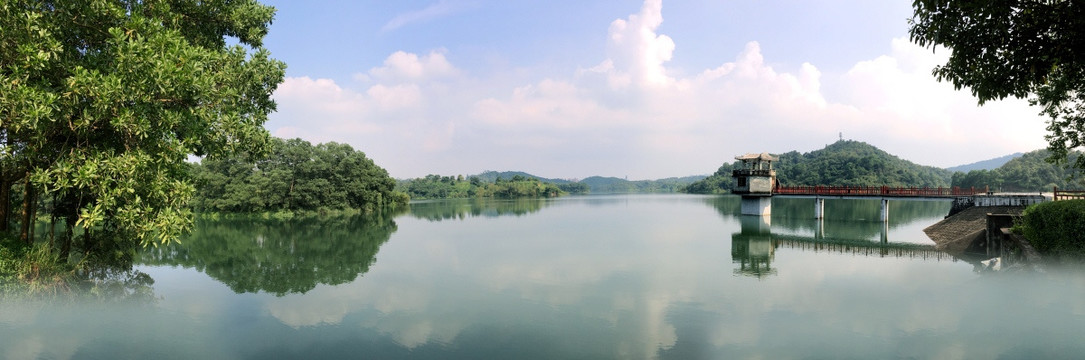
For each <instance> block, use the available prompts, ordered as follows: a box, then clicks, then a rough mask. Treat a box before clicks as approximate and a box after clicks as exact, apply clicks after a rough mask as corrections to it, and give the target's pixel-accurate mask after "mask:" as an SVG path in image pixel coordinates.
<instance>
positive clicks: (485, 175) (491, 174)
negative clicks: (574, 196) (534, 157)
mask: <svg viewBox="0 0 1085 360" xmlns="http://www.w3.org/2000/svg"><path fill="white" fill-rule="evenodd" d="M517 175H519V176H522V177H524V178H528V179H537V180H539V181H541V182H548V183H551V184H568V183H571V182H573V181H570V180H565V179H551V178H544V177H541V176H536V175H532V174H528V173H526V172H523V171H501V172H498V171H483V172H482V173H481V174H478V175H475V176H478V178H479V179H482V181H485V182H494V181H497V178H499V177H500V178H502V179H505V180H508V179H512V178H513V177H515V176H517Z"/></svg>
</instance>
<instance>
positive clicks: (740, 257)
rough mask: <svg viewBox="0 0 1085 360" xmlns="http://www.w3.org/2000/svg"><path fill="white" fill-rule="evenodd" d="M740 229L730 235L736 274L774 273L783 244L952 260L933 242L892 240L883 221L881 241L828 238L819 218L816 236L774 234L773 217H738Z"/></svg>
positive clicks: (816, 249) (835, 250)
mask: <svg viewBox="0 0 1085 360" xmlns="http://www.w3.org/2000/svg"><path fill="white" fill-rule="evenodd" d="M737 218H738V220H739V223H740V225H741V231H739V232H737V233H734V234H732V235H731V261H732V262H733V263H734V264H737V265H738V268H736V269H735V270H734V271H735V274H739V275H746V276H753V277H757V278H763V277H766V276H769V275H775V274H776V272H777V269H776V268H773V267H772V261H773V258H774V257H775V255H776V249H778V248H780V247H784V248H788V249H795V250H801V251H813V252H835V253H843V254H851V255H863V256H874V257H895V258H910V259H919V260H931V259H933V260H937V261H941V260H953V257H952V256H950V255H948V254H946V253H944V252H942V251H938V250H935V249H934V246H933V245H922V244H912V243H899V242H889V239H888V236H887V234H888V231H889V229H888V224H887V223H882V227H883V228H882V233H881V241H871V240H867V239H846V238H836V237H826V236H825V230H824V222H823V221H822V220H819V221H817V229H816V230H815V233H814V235H813V236H802V235H793V234H773V233H772V230H771V221H772V220H771V217H768V216H750V215H740V216H737Z"/></svg>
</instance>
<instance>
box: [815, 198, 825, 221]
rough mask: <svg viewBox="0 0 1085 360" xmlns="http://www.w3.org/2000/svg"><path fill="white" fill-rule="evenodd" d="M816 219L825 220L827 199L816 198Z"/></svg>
mask: <svg viewBox="0 0 1085 360" xmlns="http://www.w3.org/2000/svg"><path fill="white" fill-rule="evenodd" d="M814 218H815V219H819V220H820V219H824V218H825V198H820V197H815V198H814Z"/></svg>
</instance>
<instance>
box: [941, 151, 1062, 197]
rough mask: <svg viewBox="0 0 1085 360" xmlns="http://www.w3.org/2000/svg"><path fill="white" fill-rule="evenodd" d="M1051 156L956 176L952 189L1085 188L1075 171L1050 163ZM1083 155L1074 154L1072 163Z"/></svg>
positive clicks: (1025, 158) (1046, 153)
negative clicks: (1048, 160) (1076, 177)
mask: <svg viewBox="0 0 1085 360" xmlns="http://www.w3.org/2000/svg"><path fill="white" fill-rule="evenodd" d="M1050 156H1051V153H1050V152H1049V151H1047V150H1036V151H1032V152H1029V153H1026V154H1024V155H1022V156H1020V157H1018V158H1016V159H1013V160H1010V161H1009V162H1007V163H1006V164H1005V165H1002V167H999V168H997V169H994V170H990V171H988V170H973V171H969V172H968V173H962V172H956V173H954V174H953V178H952V181H951V182H952V185H953V186H959V187H961V188H970V187H974V188H977V189H980V188H984V187H987V186H989V187H990V189H991V190H992V191H1009V192H1012V191H1019V192H1034V191H1051V190H1052V189H1053V188H1054V187H1055V186H1058V187H1059V188H1061V189H1068V188H1069V189H1080V188H1082V184H1081V179H1077V180H1073V179H1071V177H1072V176H1074V175H1075V171H1074V170H1072V169H1066V168H1064V167H1061V166H1058V165H1054V164H1051V163H1049V162H1047V161H1046V159H1048V158H1049V157H1050ZM1079 156H1080V153H1077V152H1073V153H1071V154H1070V159H1072V160H1074V161H1076V159H1077V158H1078V157H1079Z"/></svg>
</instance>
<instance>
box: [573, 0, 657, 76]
mask: <svg viewBox="0 0 1085 360" xmlns="http://www.w3.org/2000/svg"><path fill="white" fill-rule="evenodd" d="M662 9H663V1H662V0H647V1H645V2H644V6H643V7H642V8H641V10H640V13H637V14H633V15H629V18H628V19H625V20H623V19H618V20H614V22H611V23H610V30H609V36H608V39H609V40H610V41H609V44H608V45H609V47H608V49H609V53H610V55H611V57H610V58H609V59H606V60H604V61H603V62H602V63H601V64H599V65H598V66H595V67H593V68H592V69H593V70H594V71H599V72H604V73H606V74H607V75H608V78H609V83H610V85H611V86H612V87H614V88H623V87H626V86H629V85H631V84H636V85H637V86H640V87H650V86H661V85H668V84H670V83H672V82H673V81H674V79H672V78H671V77H669V76H667V69H666V68H665V67H664V66H663V64H664V63H665V62H667V61H670V60H671V56H673V54H674V41H673V40H671V38H670V37H668V36H667V35H659V34H656V29H658V28H659V25H660V24H662V23H663V14H662Z"/></svg>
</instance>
